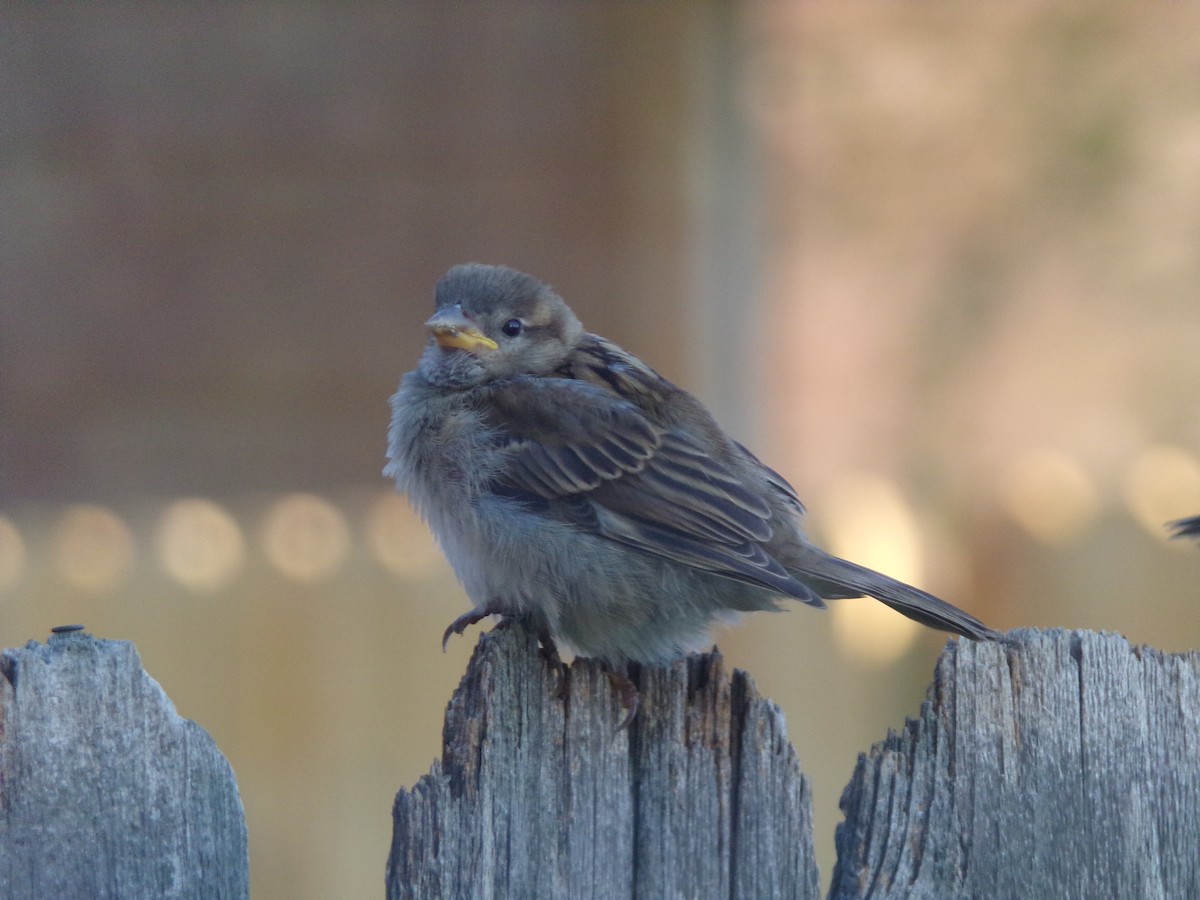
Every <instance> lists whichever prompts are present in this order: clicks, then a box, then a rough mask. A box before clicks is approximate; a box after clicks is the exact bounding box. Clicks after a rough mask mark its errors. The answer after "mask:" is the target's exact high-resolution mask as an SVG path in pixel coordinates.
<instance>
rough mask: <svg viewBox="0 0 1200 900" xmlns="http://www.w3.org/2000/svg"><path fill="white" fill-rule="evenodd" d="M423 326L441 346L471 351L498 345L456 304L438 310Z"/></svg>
mask: <svg viewBox="0 0 1200 900" xmlns="http://www.w3.org/2000/svg"><path fill="white" fill-rule="evenodd" d="M425 327H426V328H428V329H429V331H430V333H431V334H432V335H433V339H434V340H435V341H437V342H438V345H439V346H442V347H453V348H455V349H458V350H469V351H473V350H495V349H497V348H498V347H499V346H500V345H499V344H497V343H496V342H495V341H493V340H492V339H491V338H490V337H488V336H487V335H485V334H484V333H483V332H482V331H480V330H479V329H478V328H476V327H475V326H474V325H472V324H471V321H470V320H469V319H468V318H467V317H466V316H465V315H463V312H462V310H461V309H460V308H459V307H457V306H455V307H451V308H449V309H442V310H439V311H438V312H437V314H436V315H434V317H433V318H432V319H430V320H429V321H428V322H426V323H425Z"/></svg>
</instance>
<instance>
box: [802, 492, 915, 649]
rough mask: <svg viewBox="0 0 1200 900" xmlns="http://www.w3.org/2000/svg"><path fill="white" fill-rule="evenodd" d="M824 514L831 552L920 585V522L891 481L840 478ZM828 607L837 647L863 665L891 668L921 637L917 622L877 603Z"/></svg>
mask: <svg viewBox="0 0 1200 900" xmlns="http://www.w3.org/2000/svg"><path fill="white" fill-rule="evenodd" d="M821 511H822V512H821V519H822V524H823V526H824V528H823V530H824V533H825V535H826V546H827V547H828V549H829V550H830V552H832V553H834V554H835V555H837V556H841V557H844V558H846V559H850V560H853V561H854V562H856V563H859V564H861V565H864V566H868V567H870V568H872V569H876V570H878V571H880V572H883V573H884V574H886V575H890V576H892V577H893V578H898V579H900V580H901V581H906V582H909V583H910V584H917V585H919V584H920V582H921V580H922V574H923V571H924V558H923V552H922V547H921V537H920V533H919V530H918V528H917V523H916V519H915V517H914V516H913V513H912V510H911V509H910V508H909V505H908V503H907V502H906V501H905V500H904V498H903V497H902V496H901V495H900V492H899V490H897V489H896V487H895V485H893V484H892V483H891V482H890V481H888V480H887V479H884V478H882V477H879V476H876V475H865V474H864V475H856V476H851V477H847V478H845V479H843V480H840V481H838V482H837V483H835V484H834V485H833V486H832V487H831V488H830V489H829V491H828V492H827V493H826V494H825V495H824V497H823V499H822V505H821ZM829 605H830V612H831V614H832V616H833V620H832V621H833V633H834V637H835V639H836V640H837V642H838V646H839V647H840V649H841V650H842V651H843V652H845V653H846V655H847V656H849V657H850V658H851V659H854V660H856V661H858V662H860V663H864V664H867V665H872V666H886V665H888V664H890V663H892V662H894V661H895V660H897V659H899V658H900V657H901V656H903V655H904V653H905V652H907V651H908V649H909V648H910V647H911V646H912V645H913V643H914V642H915V641H916V639H917V635H918V634H919V633H920V626H919V625H918V624H917V623H916V622H914V621H912V620H911V619H908V618H905V617H904V616H902V615H900V614H899V613H898V612H896V611H895V610H892V609H890V608H889V607H887V606H884V605H883V604H882V603H878V602H876V601H874V600H835V601H833V602H831V603H830V604H829Z"/></svg>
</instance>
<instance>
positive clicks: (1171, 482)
mask: <svg viewBox="0 0 1200 900" xmlns="http://www.w3.org/2000/svg"><path fill="white" fill-rule="evenodd" d="M1125 503H1126V505H1127V506H1128V507H1129V511H1130V512H1131V513H1132V514H1133V517H1134V518H1135V519H1136V520H1137V522H1138V524H1139V525H1141V526H1142V528H1144V529H1145V530H1146V531H1147V532H1148V533H1150V534H1152V535H1154V536H1155V537H1158V538H1161V539H1163V540H1166V539H1167V531H1166V528H1165V523H1166V522H1168V521H1172V520H1174V519H1181V518H1183V517H1185V516H1194V515H1196V514H1197V513H1198V512H1200V460H1197V459H1196V456H1195V454H1193V453H1189V452H1188V451H1186V450H1183V449H1182V448H1179V447H1173V446H1170V445H1165V444H1163V445H1158V446H1154V447H1150V448H1148V449H1146V450H1144V451H1143V452H1142V453H1141V454H1139V455H1138V457H1137V459H1135V460H1134V461H1133V464H1132V465H1131V466H1130V467H1129V471H1128V473H1127V474H1126V476H1125Z"/></svg>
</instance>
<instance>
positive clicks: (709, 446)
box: [384, 263, 998, 711]
mask: <svg viewBox="0 0 1200 900" xmlns="http://www.w3.org/2000/svg"><path fill="white" fill-rule="evenodd" d="M434 302H435V306H436V311H435V312H434V314H433V316H432V318H430V319H429V320H428V321H427V322H426V323H425V327H426V329H427V330H428V332H429V335H428V339H427V345H426V347H425V349H424V351H423V353H422V355H421V357H420V360H419V362H418V364H417V367H416V369H414V370H413V371H411V372H409V373H407V374H406V375H404V376H403V378H402V379H401V381H400V386H399V389H398V391H397V392H396V393H395V395H394V396H392V398H391V411H392V417H391V426H390V428H389V431H388V451H387V455H388V462H387V465H386V466H385V468H384V473H385V475H387V476H389V477H391V478H393V479H394V480H395V482H396V486H397V488H398V490H399V491H401V492H402V493H404V494H406V495H407V496H408V498H409V500H410V502H411V503H412V504H413V506H414V507H415V508H416V510H417V511H418V512H419V513H420V515H421V516H422V517H423V518H424V520H425V521H426V523H427V524H428V526H429V527H430V529H431V530H432V531H433V534H434V536H435V537H436V538H437V541H438V543H439V544H440V546H441V548H442V550H443V552H444V554H445V556H446V557H447V559H448V560H449V562H450V564H451V566H452V567H453V569H454V571H455V573H456V575H457V577H458V579H459V581H460V582H461V583H462V585H463V587H464V589H465V590H466V593H467V595H468V597H469V598H470V601H471V603H472V604H473V608H472V609H471V610H470V611H469V612H467V613H465V614H464V615H462V616H460V617H459V618H457V619H456V620H455V621H454V622H452V623H451V624H450V626H449V627H448V628H447V629H446V632H445V634H444V635H443V647H444V646H445V642H446V640H447V639H448V638H449V637H450V635H451V634H452V633H457V634H461V633H462V632H463V631H464V630H465V629H466V628H467V627H469V626H470V625H473V624H475V623H477V622H480V621H482V620H483V619H485V618H487V617H489V616H492V615H499V616H500V617H502V618H501V621H502V623H508V622H510V621H522V622H524V623H526V624H528V625H529V626H530V627H531V628H532V629H533V630H534V631H535V632H536V633H537V634H538V635H539V636H540V637H541V638H542V639H543V640H542V646H543V648H549V650H550V652H551V654H552V655H554V656H555V657H556V656H557V645H558V644H563V645H565V646H567V647H569V648H570V649H571V650H572V651H574V652H575V654H576V655H582V656H586V657H595V658H598V659H599V660H601V661H602V663H604V664H605V665H607V666H609V667H622V666H624V665H626V664H627V663H631V662H632V663H641V664H657V663H663V662H669V661H671V660H674V659H677V658H679V657H681V656H684V655H686V654H687V653H689V652H692V651H694V650H696V649H699V648H701V647H702V646H704V644H705V642H706V641H707V638H708V635H709V633H710V630H711V628H712V627H713V626H714V625H717V624H720V623H724V622H726V621H729V620H731V619H736V618H737V617H738V615H739V614H740V613H746V612H754V611H760V610H761V611H766V610H778V609H780V608H781V607H780V601H781V600H783V599H786V598H791V599H794V600H798V601H800V602H801V603H804V604H807V605H809V606H813V607H818V608H820V607H824V606H825V605H826V601H827V600H838V599H843V598H850V597H861V596H864V595H865V596H870V597H874V598H875V599H877V600H879V601H881V602H882V603H884V604H886V605H888V606H890V607H891V608H892V609H895V610H897V611H899V612H900V613H902V614H904V615H905V616H908V617H909V618H910V619H915V620H916V621H917V622H920V623H922V624H924V625H927V626H930V627H932V628H935V629H940V630H943V631H948V632H952V633H954V634H958V635H962V636H964V637H967V638H970V639H973V640H993V639H996V638H997V636H998V635H997V633H996V632H995V631H993V630H992V629H990V628H989V627H988V626H986V625H984V624H983V623H982V622H981V621H979V620H978V619H976V618H975V617H974V616H972V615H970V614H969V613H966V612H964V611H963V610H960V609H958V608H957V607H955V606H952V605H951V604H949V603H947V602H945V601H943V600H940V599H938V598H937V597H935V596H933V595H932V594H929V593H926V592H925V591H922V590H920V589H918V588H915V587H912V586H910V585H908V584H905V583H903V582H901V581H897V580H896V579H894V578H891V577H889V576H887V575H884V574H881V573H879V572H876V571H873V570H871V569H869V568H866V567H865V566H860V565H857V564H855V563H853V562H850V561H848V560H845V559H840V558H838V557H836V556H833V555H831V554H829V553H826V552H825V551H823V550H821V549H819V548H818V547H816V546H815V545H814V544H813V543H811V542H810V541H809V539H808V538H807V537H806V536H805V533H804V530H803V527H802V518H803V515H804V506H803V505H802V504H801V502H800V499H799V497H798V496H797V495H796V491H795V490H794V489H793V488H792V486H791V485H790V484H788V482H787V481H786V480H785V479H784V478H783V477H782V476H781V475H780V474H779V473H778V472H776V471H774V470H773V469H771V468H769V467H768V466H766V465H765V464H763V463H762V462H760V461H759V460H758V458H757V457H756V456H755V455H754V454H753V453H751V452H750V450H748V449H747V448H746V447H744V446H743V445H742V444H740V443H738V442H737V441H735V440H734V439H733V438H731V437H730V436H728V435H727V434H726V433H725V431H723V430H722V429H721V427H720V426H719V425H718V424H717V422H716V421H715V420H714V418H713V416H712V415H711V414H710V413H709V412H708V410H707V409H706V408H705V407H704V406H703V405H702V404H701V402H700V401H699V400H697V399H696V398H695V397H693V396H692V395H691V394H690V393H688V392H687V391H686V390H684V389H683V388H680V387H678V386H676V385H675V384H672V383H671V382H670V381H668V380H667V379H666V378H664V377H663V376H662V375H660V374H659V373H658V372H656V371H655V370H654V369H652V368H651V367H650V366H649V365H647V364H646V363H644V362H642V361H641V360H640V359H638V358H637V357H636V356H634V355H633V354H632V353H630V352H629V351H627V350H624V349H623V348H621V347H619V346H618V345H617V344H615V343H613V342H612V341H609V340H606V339H605V338H603V337H600V336H599V335H596V334H591V333H589V332H588V331H586V330H585V329H584V327H583V325H582V324H581V323H580V321H579V319H578V318H577V317H576V315H575V314H574V313H573V312H572V311H571V309H570V308H569V307H568V306H567V304H566V302H565V301H564V300H563V299H562V298H561V297H560V296H559V295H558V294H557V293H555V291H554V290H553V289H552V288H551V287H550V286H549V285H547V284H545V283H543V282H542V281H540V280H538V279H537V278H535V277H533V276H531V275H527V274H525V273H522V272H519V271H516V270H515V269H512V268H508V267H506V266H494V265H484V264H480V263H467V264H463V265H456V266H454V267H453V268H451V269H450V270H449V271H448V272H446V274H445V275H444V276H442V278H441V279H440V280H439V281H438V283H437V286H436V289H435V291H434ZM635 711H636V702H635Z"/></svg>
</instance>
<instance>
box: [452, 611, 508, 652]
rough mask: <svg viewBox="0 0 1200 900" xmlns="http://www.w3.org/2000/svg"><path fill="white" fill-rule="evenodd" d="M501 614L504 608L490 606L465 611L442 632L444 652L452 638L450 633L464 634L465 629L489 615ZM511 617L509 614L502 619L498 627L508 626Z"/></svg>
mask: <svg viewBox="0 0 1200 900" xmlns="http://www.w3.org/2000/svg"><path fill="white" fill-rule="evenodd" d="M500 615H504V611H503V610H501V609H493V608H491V607H490V606H477V607H476V608H475V609H473V610H471V611H470V612H465V613H463V614H462V615H461V616H459V617H458V618H457V619H455V620H454V621H453V622H451V623H450V624H449V625H447V626H446V630H445V631H443V632H442V652H443V653H445V652H446V644H447V642H449V640H450V635H452V634H462V633H463V632H464V631H466V630H467V629H468V628H470V627H471V626H472V625H478V624H479V623H480V622H482V621H483V620H484V619H486V618H487V617H488V616H500ZM509 618H510V617H508V616H504V618H503V619H501V620H500V624H499V625H498V626H497V627H498V628H505V627H507V626H508V625H509V624H511V623H510V622H509Z"/></svg>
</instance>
